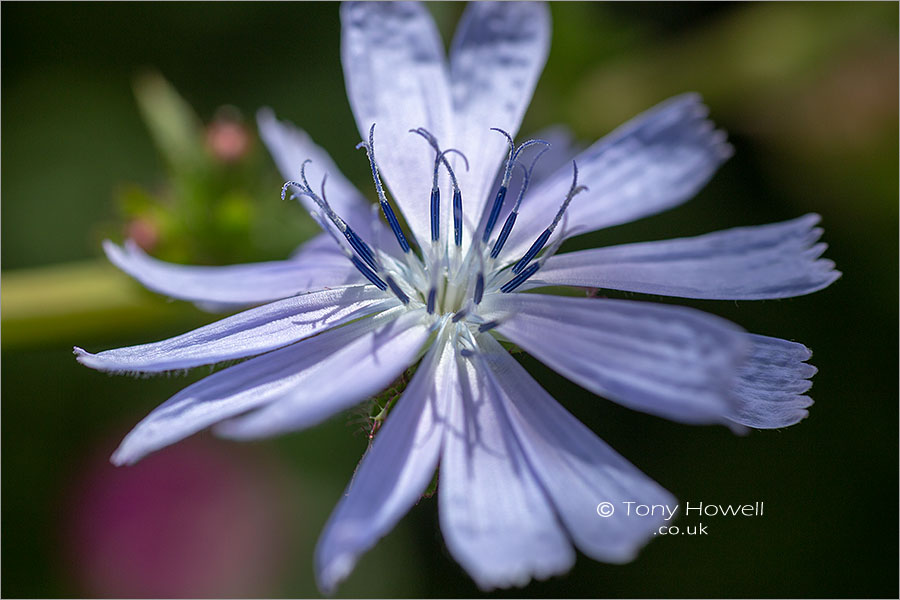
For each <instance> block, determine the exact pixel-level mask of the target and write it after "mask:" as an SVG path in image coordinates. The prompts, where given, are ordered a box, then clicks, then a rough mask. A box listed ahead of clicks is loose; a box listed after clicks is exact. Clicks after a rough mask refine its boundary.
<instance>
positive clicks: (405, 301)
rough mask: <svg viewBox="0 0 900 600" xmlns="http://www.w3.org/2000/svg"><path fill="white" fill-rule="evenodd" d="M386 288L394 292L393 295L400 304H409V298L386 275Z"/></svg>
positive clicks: (392, 279) (391, 278)
mask: <svg viewBox="0 0 900 600" xmlns="http://www.w3.org/2000/svg"><path fill="white" fill-rule="evenodd" d="M386 279H387V284H388V287H390V288H391V291H392V292H394V295H395V296H397V297H398V298H399V299H400V302H402V303H403V304H409V296H407V295H406V294H405V293H404V292H403V290H401V289H400V286H398V285H397V282H396V281H394V278H393V277H391V276H390V275H388V276H387V277H386Z"/></svg>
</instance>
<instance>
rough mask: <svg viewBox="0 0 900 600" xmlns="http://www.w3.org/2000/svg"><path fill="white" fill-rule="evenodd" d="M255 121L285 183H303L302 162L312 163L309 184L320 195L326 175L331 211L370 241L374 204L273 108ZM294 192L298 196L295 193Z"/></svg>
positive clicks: (308, 202)
mask: <svg viewBox="0 0 900 600" xmlns="http://www.w3.org/2000/svg"><path fill="white" fill-rule="evenodd" d="M256 121H257V124H258V126H259V134H260V136H261V137H262V140H263V142H265V144H266V146H267V147H268V149H269V152H270V153H271V154H272V158H273V159H275V164H276V165H278V169H279V170H280V171H281V176H282V177H284V179H285V181H300V168H301V167H302V166H303V162H304V161H305V160H307V159H309V160H311V161H312V162H311V163H309V164H308V165H306V179H307V180H308V181H309V184H310V185H311V186H312V188H313V189H314V190H315V191H316V193H319V188H320V185H321V183H322V178H323V177H324V176H325V175H327V176H328V182H327V184H326V186H325V196H326V198H327V200H328V203H329V204H330V205H331V208H333V209H334V211H335V212H336V213H337V214H338V215H339V216H340V217H341V218H342V219H344V221H346V222H347V223H349V224H350V226H351V227H352V228H353V229H354V230H355V231H356V232H357V233H358V234H360V235H361V236H362V237H363V238H366V239H367V240H368V241H371V239H370V238H371V235H372V222H373V219H372V216H371V215H372V213H371V208H372V204H371V203H370V202H369V201H368V200H366V198H365V197H364V196H363V195H362V194H360V193H359V191H358V190H357V189H356V188H355V187H354V186H353V184H352V183H350V182H349V181H347V178H346V177H344V175H343V174H341V172H340V170H339V169H338V168H337V166H336V165H335V164H334V161H333V160H331V157H330V156H329V155H328V153H327V152H326V151H325V150H324V149H322V148H321V147H319V146H318V145H316V143H315V142H313V140H312V138H310V137H309V134H308V133H306V132H305V131H303V130H302V129H299V128H298V127H295V126H294V125H292V124H291V123H289V122H287V121H279V120H278V119H276V118H275V113H274V112H272V110H271V109H262V110H260V111H259V112H258V113H257V115H256ZM294 191H295V193H296V190H294ZM297 199H298V200H299V201H300V203H301V204H303V206H304V207H305V208H306V210H307V211H315V212H321V210H320V209H319V208H318V206H316V204H315V202H314V201H313V200H312V198H310V197H309V196H302V195H298V196H297ZM333 243H334V242H332V244H333ZM345 260H346V259H345Z"/></svg>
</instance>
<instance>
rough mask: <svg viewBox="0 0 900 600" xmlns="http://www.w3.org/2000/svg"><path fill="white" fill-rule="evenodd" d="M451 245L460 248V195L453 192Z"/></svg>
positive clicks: (456, 191)
mask: <svg viewBox="0 0 900 600" xmlns="http://www.w3.org/2000/svg"><path fill="white" fill-rule="evenodd" d="M453 243H454V244H456V245H457V246H462V194H461V193H460V191H459V188H456V189H454V190H453Z"/></svg>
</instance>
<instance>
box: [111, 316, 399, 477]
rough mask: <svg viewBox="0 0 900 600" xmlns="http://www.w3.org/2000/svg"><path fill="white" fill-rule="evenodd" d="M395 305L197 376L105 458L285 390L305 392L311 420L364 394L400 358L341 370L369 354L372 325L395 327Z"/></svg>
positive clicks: (133, 452) (144, 448)
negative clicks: (358, 375) (376, 367)
mask: <svg viewBox="0 0 900 600" xmlns="http://www.w3.org/2000/svg"><path fill="white" fill-rule="evenodd" d="M398 310H400V311H402V309H395V310H394V311H391V312H390V313H385V314H383V315H379V316H378V317H375V318H371V319H363V320H360V321H357V322H355V323H351V324H349V325H347V326H345V327H340V328H337V329H333V330H331V331H328V332H325V333H323V334H322V335H319V336H316V337H313V338H311V339H308V340H304V341H302V342H299V343H296V344H293V345H291V346H288V347H286V348H281V349H279V350H275V351H274V352H271V353H269V354H266V355H263V356H258V357H256V358H253V359H251V360H248V361H246V362H243V363H241V364H238V365H235V366H233V367H229V368H227V369H225V370H223V371H219V372H218V373H215V374H213V375H210V376H209V377H207V378H205V379H201V380H200V381H198V382H197V383H195V384H193V385H191V386H189V387H187V388H185V389H184V390H182V391H181V392H179V393H178V394H176V395H175V396H173V397H172V398H170V399H169V400H168V401H166V402H165V403H163V404H162V405H161V406H159V407H158V408H156V409H155V410H154V411H153V412H151V413H150V414H149V415H147V417H146V418H144V419H143V420H142V421H141V422H140V423H138V424H137V426H135V428H134V429H133V430H132V431H131V432H130V433H129V434H128V435H127V436H126V437H125V439H124V440H123V441H122V444H121V445H120V446H119V448H118V449H117V450H116V452H115V454H114V455H113V457H112V461H113V462H114V463H115V464H130V463H134V462H136V461H137V460H140V459H141V458H142V457H144V456H146V455H147V454H149V453H150V452H153V451H155V450H158V449H160V448H163V447H165V446H168V445H169V444H173V443H175V442H178V441H180V440H182V439H184V438H185V437H187V436H189V435H192V434H194V433H196V432H198V431H200V430H202V429H205V428H207V427H209V426H210V425H213V424H215V423H218V422H220V421H222V420H224V419H228V418H230V417H233V416H235V415H238V414H241V413H244V412H247V411H248V410H251V409H254V408H258V407H260V406H264V405H267V404H269V403H271V402H275V401H278V400H281V399H284V398H285V397H290V396H291V395H297V394H303V395H304V397H306V398H308V401H309V404H310V406H309V407H307V408H306V409H305V410H306V411H307V414H309V415H310V416H311V415H312V413H313V412H316V417H317V419H318V420H322V419H324V418H327V417H328V416H330V415H331V414H334V413H335V412H338V411H339V410H341V409H343V408H345V407H346V405H347V403H348V402H351V403H353V402H357V401H359V400H362V399H363V398H366V397H367V396H369V395H370V394H372V393H373V392H375V391H378V389H376V388H377V386H378V385H379V384H380V385H387V383H389V382H390V381H389V380H388V381H387V383H385V382H384V379H385V377H388V376H389V374H390V373H391V372H395V371H396V370H397V368H398V367H399V369H400V370H401V371H402V369H404V368H406V365H399V364H398V363H400V362H402V361H403V358H404V357H403V356H400V355H398V356H397V357H396V358H394V357H391V359H390V360H389V361H388V362H387V364H385V365H384V373H385V376H384V377H382V378H381V379H380V380H377V381H376V378H372V379H359V380H355V379H348V378H347V377H346V373H347V370H348V369H349V368H351V366H352V365H353V363H354V361H356V360H360V358H361V357H362V356H364V355H367V354H369V353H370V352H371V350H370V347H369V346H370V345H371V344H372V343H373V340H374V338H375V336H376V335H377V333H378V331H379V330H384V329H385V328H391V327H396V325H397V323H398V322H397V321H393V322H392V319H394V318H395V317H396V316H397V314H398V312H397V311H398ZM405 331H409V329H408V328H407V329H406V330H405ZM390 341H391V342H393V339H392V340H390ZM391 348H395V346H394V344H392V343H388V344H386V345H385V347H384V349H383V350H380V352H381V353H382V354H383V355H384V354H385V353H387V352H390V349H391ZM362 360H363V361H364V360H365V359H364V358H363V359H362ZM338 383H341V384H343V385H340V386H339V385H337V384H338ZM335 388H339V389H335ZM313 406H314V408H313ZM310 424H312V421H311V422H310Z"/></svg>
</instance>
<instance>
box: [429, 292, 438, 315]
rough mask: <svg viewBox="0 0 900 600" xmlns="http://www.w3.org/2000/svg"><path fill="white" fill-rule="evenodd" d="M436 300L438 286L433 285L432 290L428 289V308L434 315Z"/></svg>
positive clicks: (430, 313)
mask: <svg viewBox="0 0 900 600" xmlns="http://www.w3.org/2000/svg"><path fill="white" fill-rule="evenodd" d="M436 301H437V288H435V287H432V288H431V289H430V290H428V308H427V311H428V314H429V315H433V314H434V305H435V303H436Z"/></svg>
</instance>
